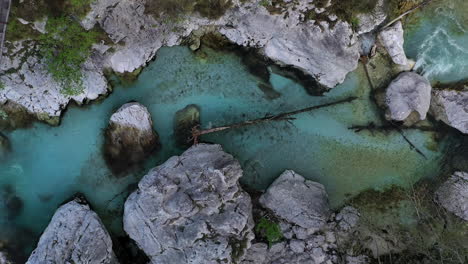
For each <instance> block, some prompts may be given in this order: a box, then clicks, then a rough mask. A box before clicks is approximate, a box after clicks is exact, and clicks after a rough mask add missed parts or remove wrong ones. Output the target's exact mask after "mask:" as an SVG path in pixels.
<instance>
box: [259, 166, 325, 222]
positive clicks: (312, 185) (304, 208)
mask: <svg viewBox="0 0 468 264" xmlns="http://www.w3.org/2000/svg"><path fill="white" fill-rule="evenodd" d="M259 201H260V203H261V204H262V206H264V207H265V208H268V209H269V210H271V211H272V212H273V213H275V214H276V216H278V217H280V218H282V219H285V220H287V221H289V222H291V223H293V224H295V225H298V226H300V227H303V228H321V227H323V226H324V225H325V223H326V221H327V219H328V216H329V208H328V196H327V193H326V192H325V187H324V186H323V185H322V184H320V183H317V182H312V181H309V180H306V179H304V177H302V176H301V175H299V174H297V173H295V172H294V171H292V170H287V171H285V172H284V173H283V174H281V176H280V177H279V178H278V179H276V180H275V181H274V182H273V183H272V184H271V185H270V187H268V189H267V191H266V192H265V193H264V194H263V195H262V196H261V197H260V200H259Z"/></svg>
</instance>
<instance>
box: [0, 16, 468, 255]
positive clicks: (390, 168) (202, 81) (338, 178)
mask: <svg viewBox="0 0 468 264" xmlns="http://www.w3.org/2000/svg"><path fill="white" fill-rule="evenodd" d="M433 10H434V9H433ZM425 12H429V11H425ZM426 15H428V14H426ZM441 19H442V20H444V19H445V17H443V16H441ZM424 23H426V22H424ZM424 25H425V26H420V25H419V24H417V23H413V24H412V28H411V29H410V30H409V31H408V32H407V41H406V44H407V49H408V53H409V55H410V57H413V58H416V59H417V60H418V62H419V66H418V67H419V69H420V70H421V71H423V72H424V73H425V74H427V75H428V76H429V77H430V78H431V79H432V80H444V81H445V80H457V79H461V78H466V74H465V75H464V74H463V72H458V70H459V69H460V68H461V67H466V60H465V59H464V58H465V57H463V56H464V55H463V54H465V53H464V52H463V51H460V53H456V54H452V55H450V56H452V57H451V59H452V64H455V65H457V67H452V68H450V69H449V70H444V71H440V70H437V69H436V68H437V67H438V66H437V65H438V64H437V63H440V62H444V61H443V59H444V58H445V57H444V56H445V55H441V56H440V58H439V57H437V56H435V57H433V58H435V59H433V60H431V61H429V60H428V58H429V57H431V56H428V55H427V54H428V52H429V53H430V52H434V51H432V50H431V49H429V51H427V52H425V51H426V50H427V49H425V48H420V47H424V45H423V44H421V43H432V42H431V37H432V36H433V35H434V34H430V33H428V32H432V31H434V30H435V28H437V23H434V25H432V22H428V23H427V25H426V24H424ZM418 27H421V28H422V29H421V28H419V29H418ZM444 28H445V29H446V32H448V34H449V35H450V36H453V37H454V38H458V37H459V35H458V31H457V30H458V29H457V27H452V26H447V25H445V26H444ZM420 31H423V32H426V34H422V33H421V34H420V33H419V32H420ZM461 38H463V37H461ZM434 39H436V40H437V41H435V42H434V44H431V45H441V44H440V43H443V40H444V35H443V34H442V35H439V34H435V36H434ZM438 39H440V41H439V40H438ZM441 41H442V42H441ZM457 41H458V40H457ZM411 45H416V46H417V47H418V48H414V49H411V48H409V47H413V46H411ZM463 47H464V48H465V47H466V46H463ZM451 50H452V49H449V51H451ZM450 54H451V53H450ZM422 61H424V63H422ZM463 65H464V66H463ZM444 69H445V68H444ZM465 72H466V71H465ZM363 76H364V74H363V70H362V68H359V69H358V70H356V71H355V72H353V73H351V74H349V75H348V77H347V79H346V81H345V83H344V84H342V85H340V86H338V87H336V88H334V89H333V90H332V91H331V92H330V93H328V94H326V95H325V96H323V97H312V96H309V95H308V94H307V93H306V91H305V89H304V88H303V87H301V86H300V85H298V84H296V83H295V82H293V81H291V80H289V79H286V78H284V77H281V76H279V75H274V74H272V77H271V80H270V82H271V84H272V85H273V87H274V89H275V90H276V91H277V92H278V93H280V94H281V96H280V97H278V98H276V99H274V100H272V99H269V98H270V97H269V96H268V95H266V94H264V93H263V92H262V90H261V89H259V88H258V84H259V82H260V81H259V80H258V79H256V78H255V77H253V76H252V75H251V74H250V73H249V72H248V71H247V70H246V68H245V67H244V65H243V64H242V63H241V60H240V58H239V57H237V56H235V55H233V54H226V53H221V52H215V51H212V50H209V49H204V50H203V51H201V52H197V53H193V52H191V51H190V50H189V49H188V48H185V47H173V48H163V49H161V50H160V51H159V52H158V54H157V59H156V60H155V61H154V62H152V63H151V64H150V65H149V66H148V67H147V68H145V70H144V71H143V72H142V74H141V75H140V77H139V78H138V80H137V81H136V82H134V83H132V84H128V85H125V84H121V83H118V82H117V83H115V85H114V92H113V93H112V94H111V95H110V96H109V97H108V98H107V99H106V100H104V101H101V102H97V103H93V104H91V105H89V106H85V107H80V108H79V107H70V109H69V110H68V111H67V112H66V114H65V116H64V118H63V121H62V124H61V125H60V126H59V127H49V126H47V125H44V124H34V126H33V127H32V128H28V129H25V130H16V131H12V132H5V134H6V135H7V136H8V137H9V138H10V140H11V143H12V147H13V150H14V151H13V153H12V155H11V156H10V157H9V158H8V159H7V160H5V161H3V162H2V163H0V196H5V195H6V196H8V197H9V198H11V197H13V196H15V195H16V196H17V197H18V198H20V199H21V201H22V203H23V207H22V210H20V211H18V212H17V215H12V211H11V210H8V209H7V208H6V207H5V206H4V205H3V204H4V203H0V240H6V241H8V242H7V243H9V244H13V245H18V246H22V247H23V248H24V249H25V252H26V253H28V251H29V250H31V249H32V247H33V246H34V244H35V243H36V241H35V240H36V239H37V238H38V237H39V234H40V232H42V231H43V229H44V228H45V226H46V225H47V223H48V222H49V220H50V218H51V216H52V215H53V213H54V211H55V209H56V208H57V206H58V205H59V204H60V203H62V202H63V201H64V200H65V199H67V198H69V197H70V196H71V195H73V194H74V193H76V192H81V193H83V194H84V195H85V196H86V197H87V198H88V200H89V201H90V202H91V204H92V206H93V208H94V209H95V210H96V211H97V212H98V213H99V215H100V216H101V218H102V219H103V221H104V222H105V224H106V225H107V226H108V227H109V228H110V230H112V231H114V232H119V230H120V228H121V219H120V216H121V205H122V202H123V201H124V199H125V197H126V196H127V195H128V193H129V191H130V190H132V188H133V187H134V184H135V183H136V182H138V180H139V179H140V178H141V177H142V176H143V175H144V174H145V172H146V170H147V169H149V168H151V167H154V166H156V165H158V164H161V163H162V162H164V161H165V160H166V159H167V158H168V157H170V156H172V155H176V154H180V153H181V152H182V151H183V150H181V149H177V148H176V147H175V142H174V141H173V137H172V133H173V132H172V127H173V118H174V114H175V112H176V111H178V110H180V109H182V108H184V107H185V106H186V105H188V104H197V105H198V106H199V107H200V109H201V118H202V120H201V121H202V126H203V127H204V128H207V127H212V126H218V125H225V124H231V123H235V122H239V121H244V120H248V119H254V118H259V117H263V116H265V115H267V114H275V113H281V112H286V111H292V110H296V109H300V108H304V107H307V106H311V105H316V104H321V103H325V102H332V101H335V100H339V99H343V98H347V97H349V96H357V97H358V99H357V100H355V101H353V102H352V103H347V104H341V105H337V106H332V107H329V108H324V109H320V110H316V111H314V112H310V113H304V114H301V115H299V116H297V119H296V120H291V121H290V122H275V123H267V124H262V125H258V126H252V127H245V128H242V129H235V130H231V131H225V132H221V133H218V134H211V135H207V136H205V137H203V138H202V139H203V140H205V141H208V142H214V143H220V144H222V145H223V147H224V148H225V150H226V151H228V152H230V153H232V154H233V155H234V156H235V157H236V158H238V159H239V161H240V162H241V164H242V167H243V169H244V177H243V178H242V182H243V183H244V184H246V185H247V186H248V187H250V188H256V189H263V188H265V187H267V186H268V185H269V184H270V183H271V182H272V181H273V180H274V179H275V178H276V177H277V176H278V175H279V174H280V173H281V172H282V171H284V170H285V169H294V170H296V171H297V172H299V173H300V174H302V175H304V176H305V177H307V178H309V179H312V180H315V181H318V182H320V183H322V184H324V185H325V187H326V189H327V191H328V193H329V198H330V203H331V205H332V206H334V207H338V206H340V205H341V204H343V202H344V201H346V199H348V198H349V197H352V196H353V195H355V194H357V193H359V192H360V191H362V190H365V189H368V188H376V189H384V188H386V187H389V186H390V185H392V184H397V185H401V186H409V185H411V184H412V183H414V182H415V181H416V180H418V179H420V178H421V177H431V176H435V175H437V174H438V172H439V168H440V166H439V165H440V164H439V162H441V160H442V159H443V158H444V152H445V149H446V147H447V146H450V144H451V142H448V140H440V141H437V142H436V141H435V140H434V138H435V137H436V134H435V133H433V132H422V131H418V130H405V131H404V133H405V135H406V136H407V137H408V138H409V139H410V140H411V141H412V142H413V143H414V144H415V145H416V146H417V147H418V149H420V150H421V151H422V152H423V153H424V155H425V156H426V158H424V157H422V156H421V155H420V154H418V153H417V152H416V151H414V150H413V149H411V148H410V147H409V145H408V143H407V142H406V141H405V140H404V139H403V138H402V136H401V135H400V134H399V133H396V132H375V133H371V132H369V131H362V132H360V133H356V132H354V131H353V130H350V129H349V127H351V126H354V125H366V124H368V123H369V122H374V123H375V124H379V123H380V113H379V112H378V110H377V108H376V106H375V105H374V104H373V103H372V102H371V100H370V98H371V96H370V94H369V93H370V88H369V87H368V84H367V82H366V80H365V78H363ZM131 100H135V101H138V102H140V103H142V104H144V105H146V106H147V107H148V109H149V110H150V112H151V114H152V116H153V120H154V127H155V129H156V131H157V132H158V133H159V135H160V138H161V142H162V149H161V151H159V152H158V153H157V154H156V155H154V156H153V157H151V158H150V159H149V160H148V162H147V163H146V164H145V165H144V166H143V167H142V168H141V169H139V170H137V171H135V172H133V173H131V174H129V175H127V177H121V178H116V177H114V176H113V175H112V174H111V172H110V171H109V170H108V169H107V167H106V165H105V162H104V161H103V159H102V155H101V145H102V143H103V130H104V129H105V127H106V125H107V121H108V119H109V117H110V115H111V114H112V112H113V111H115V110H116V109H117V108H119V107H120V106H121V105H122V104H124V103H126V102H129V101H131ZM2 206H3V207H2Z"/></svg>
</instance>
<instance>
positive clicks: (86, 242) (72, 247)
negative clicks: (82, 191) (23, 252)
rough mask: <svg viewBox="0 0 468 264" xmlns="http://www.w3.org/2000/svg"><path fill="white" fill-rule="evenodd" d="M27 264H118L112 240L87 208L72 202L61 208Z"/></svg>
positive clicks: (99, 221)
mask: <svg viewBox="0 0 468 264" xmlns="http://www.w3.org/2000/svg"><path fill="white" fill-rule="evenodd" d="M26 263H27V264H44V263H57V264H66V263H90V264H92V263H94V264H117V263H118V261H117V259H116V257H115V254H114V252H113V251H112V240H111V238H110V236H109V234H108V233H107V231H106V229H105V228H104V226H103V224H102V223H101V220H100V219H99V217H98V216H97V215H96V213H94V212H93V211H91V210H90V209H89V206H88V205H84V204H81V203H79V202H78V201H76V200H75V201H71V202H69V203H67V204H65V205H63V206H61V207H60V208H59V209H58V210H57V211H56V212H55V214H54V216H53V217H52V220H51V221H50V223H49V226H48V227H47V228H46V230H45V231H44V233H43V234H42V236H41V238H40V240H39V243H38V245H37V248H36V249H35V250H34V251H33V252H32V254H31V256H30V257H29V259H28V262H26Z"/></svg>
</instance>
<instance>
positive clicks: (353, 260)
mask: <svg viewBox="0 0 468 264" xmlns="http://www.w3.org/2000/svg"><path fill="white" fill-rule="evenodd" d="M369 262H370V261H369V257H368V256H364V255H359V256H355V257H354V256H346V264H367V263H369Z"/></svg>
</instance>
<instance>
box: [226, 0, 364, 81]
mask: <svg viewBox="0 0 468 264" xmlns="http://www.w3.org/2000/svg"><path fill="white" fill-rule="evenodd" d="M304 10H305V9H301V8H300V7H294V8H290V9H288V16H285V15H283V14H278V15H272V14H270V13H269V12H268V11H267V10H266V9H265V7H263V6H262V5H260V4H259V1H252V2H250V1H249V3H246V4H245V5H243V6H241V7H240V8H238V9H234V10H232V11H231V12H228V14H227V15H226V17H227V18H226V21H227V25H228V26H224V27H221V29H220V32H221V33H222V34H223V35H225V36H226V37H227V38H228V39H229V40H231V41H232V42H234V43H236V44H238V45H240V46H245V47H252V48H258V49H260V50H261V51H262V52H263V53H264V54H265V55H266V56H267V57H268V58H270V59H272V60H273V61H275V62H277V63H278V64H281V65H290V66H294V67H295V68H298V69H300V70H302V71H303V72H305V73H307V74H309V75H311V76H313V77H315V78H316V79H317V80H318V82H319V83H320V84H322V85H324V86H326V87H328V88H333V87H335V86H336V85H337V84H339V83H342V82H343V81H344V79H345V76H346V74H347V73H349V72H351V71H353V70H354V69H356V67H357V63H358V59H359V45H358V44H357V41H356V40H357V39H356V37H355V36H354V34H353V31H352V29H351V26H350V25H349V24H348V23H346V22H342V21H338V22H336V24H335V25H334V26H330V25H329V24H328V23H327V22H320V26H319V25H316V24H315V23H314V22H315V21H302V20H303V19H302V18H303V16H304V15H303V12H304Z"/></svg>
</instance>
